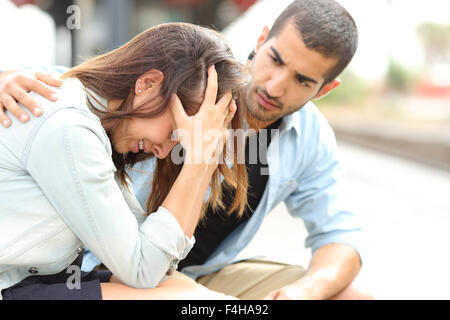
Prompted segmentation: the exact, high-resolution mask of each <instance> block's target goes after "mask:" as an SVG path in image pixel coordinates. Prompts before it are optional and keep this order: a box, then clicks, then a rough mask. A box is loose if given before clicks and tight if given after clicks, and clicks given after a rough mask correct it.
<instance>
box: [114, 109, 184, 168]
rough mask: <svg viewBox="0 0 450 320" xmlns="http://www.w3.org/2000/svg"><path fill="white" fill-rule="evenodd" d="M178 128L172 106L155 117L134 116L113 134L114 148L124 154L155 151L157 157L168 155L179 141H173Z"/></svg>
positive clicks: (161, 157) (162, 157)
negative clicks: (172, 137) (174, 132)
mask: <svg viewBox="0 0 450 320" xmlns="http://www.w3.org/2000/svg"><path fill="white" fill-rule="evenodd" d="M175 129H176V127H175V121H174V119H173V117H172V112H171V111H170V108H167V109H166V110H165V111H164V112H163V113H162V114H160V115H159V116H157V117H154V118H132V119H130V120H127V124H126V125H125V126H123V127H122V128H121V129H119V130H117V132H115V133H113V134H112V140H113V145H114V149H115V150H116V151H117V152H119V153H122V154H125V153H128V152H133V153H138V152H139V151H140V150H141V148H142V151H144V152H145V153H153V154H154V155H155V156H156V157H157V158H160V159H164V158H165V157H167V156H168V155H169V153H170V151H171V150H172V148H173V147H174V146H175V145H176V144H178V141H172V139H171V136H172V131H174V130H175Z"/></svg>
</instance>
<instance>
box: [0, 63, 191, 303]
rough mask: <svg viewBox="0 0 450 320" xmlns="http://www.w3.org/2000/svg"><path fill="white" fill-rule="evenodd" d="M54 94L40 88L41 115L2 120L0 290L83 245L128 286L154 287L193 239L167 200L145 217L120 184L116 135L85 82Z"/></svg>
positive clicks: (54, 267)
mask: <svg viewBox="0 0 450 320" xmlns="http://www.w3.org/2000/svg"><path fill="white" fill-rule="evenodd" d="M44 71H48V70H44ZM55 91H56V93H57V94H58V101H57V102H50V101H48V100H46V99H44V98H42V97H40V96H38V95H36V94H35V95H34V98H35V99H36V100H37V101H38V103H39V104H40V105H41V106H42V107H43V108H44V114H43V115H42V116H41V117H38V118H37V117H34V116H31V117H30V121H29V122H27V123H20V122H18V121H16V122H14V123H13V125H12V126H11V127H10V128H8V129H6V128H4V127H0V292H1V290H2V289H5V288H9V287H11V286H13V285H14V284H16V283H18V282H20V281H21V280H23V279H24V278H26V277H28V276H31V275H36V274H38V275H49V274H55V273H58V272H60V271H61V270H63V269H65V268H67V267H68V266H69V265H70V264H71V262H73V260H75V258H76V257H77V255H78V254H79V253H80V252H81V251H82V248H83V247H84V245H86V246H88V247H89V249H90V250H91V251H92V252H93V253H94V254H95V255H96V256H97V257H99V258H100V259H101V260H102V261H103V263H104V264H105V265H106V266H107V267H108V268H109V269H110V270H111V271H112V272H113V274H114V275H116V276H117V277H118V278H119V279H120V280H121V281H122V282H124V283H125V284H127V285H129V286H132V287H136V288H151V287H154V286H156V284H157V283H158V282H159V281H160V280H161V279H162V278H163V277H164V275H165V274H166V272H167V271H168V270H170V269H171V268H172V269H173V268H174V267H176V264H177V262H178V261H179V260H180V259H182V258H184V257H185V256H186V254H187V252H188V251H189V250H190V249H191V248H192V246H193V243H194V239H193V237H192V238H188V237H186V236H185V235H184V233H183V231H182V230H181V228H180V225H179V224H178V221H177V220H176V218H175V217H174V216H173V215H172V214H171V213H170V212H169V211H168V210H166V209H165V208H163V207H160V208H159V209H158V210H157V211H156V212H155V213H152V214H151V215H149V216H148V217H146V216H145V215H144V211H143V209H142V207H141V205H140V204H139V202H138V201H137V200H136V198H135V196H134V194H133V193H132V192H130V191H128V190H127V188H125V187H123V186H122V185H120V184H119V183H118V182H117V178H116V176H115V172H116V168H115V166H114V164H113V162H112V159H111V152H112V150H111V144H110V141H109V139H108V136H107V135H106V133H105V131H104V129H103V127H102V125H101V123H100V120H99V118H98V117H97V116H96V115H95V114H94V113H93V112H92V111H91V110H90V108H89V107H88V105H87V103H86V92H85V90H84V88H83V87H82V84H81V83H80V82H79V81H78V80H76V79H68V80H65V81H64V85H63V87H62V88H60V89H55ZM0 298H1V296H0Z"/></svg>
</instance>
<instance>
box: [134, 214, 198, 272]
mask: <svg viewBox="0 0 450 320" xmlns="http://www.w3.org/2000/svg"><path fill="white" fill-rule="evenodd" d="M140 229H141V232H143V233H144V234H145V237H146V238H147V239H148V240H149V241H151V242H152V243H153V244H154V245H155V246H156V247H157V248H159V249H161V250H162V251H164V252H165V253H166V254H167V255H168V256H169V257H170V259H172V260H173V261H176V265H178V261H180V260H182V259H184V258H185V257H186V256H187V254H188V253H189V251H190V250H191V249H192V247H193V246H194V243H195V238H194V236H192V237H191V238H189V237H188V236H186V235H185V234H184V232H183V230H182V229H181V227H180V224H179V223H178V220H177V219H176V218H175V216H174V215H173V214H172V213H171V212H170V211H169V210H167V209H166V208H164V207H159V208H158V210H157V211H156V212H154V213H152V214H150V215H149V216H148V217H147V219H146V220H145V222H144V223H143V224H142V225H141V227H140ZM173 264H174V262H172V264H171V266H172V265H173ZM175 267H176V266H175Z"/></svg>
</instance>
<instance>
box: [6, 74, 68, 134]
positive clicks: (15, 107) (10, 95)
mask: <svg viewBox="0 0 450 320" xmlns="http://www.w3.org/2000/svg"><path fill="white" fill-rule="evenodd" d="M62 83H63V82H62V81H61V80H59V79H56V78H54V77H53V76H51V75H50V74H46V73H42V72H36V73H33V72H30V71H18V70H10V71H5V72H2V73H0V123H1V125H3V126H4V127H6V128H7V127H9V126H11V124H12V120H11V118H9V117H8V116H7V115H6V113H5V110H7V111H8V112H10V113H11V114H12V115H13V116H14V117H16V118H17V119H19V120H20V121H22V122H27V121H28V120H29V118H30V116H29V115H28V113H27V112H26V111H25V110H24V109H23V107H25V108H26V109H28V110H29V111H31V112H32V113H33V115H35V116H40V115H41V114H42V109H41V108H40V107H39V105H38V104H37V102H36V101H35V100H34V99H33V98H32V97H31V96H30V95H29V94H28V93H29V92H30V91H34V92H36V93H38V94H40V95H41V96H43V97H45V98H47V99H49V100H50V101H56V100H57V97H56V94H55V92H53V91H52V90H51V89H50V88H49V87H47V85H50V86H54V87H61V86H62ZM18 103H21V104H22V105H23V107H22V106H19V104H18Z"/></svg>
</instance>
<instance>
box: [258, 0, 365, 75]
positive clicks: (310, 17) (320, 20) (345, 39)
mask: <svg viewBox="0 0 450 320" xmlns="http://www.w3.org/2000/svg"><path fill="white" fill-rule="evenodd" d="M291 21H292V22H293V23H294V25H295V27H296V29H297V30H298V31H299V33H300V35H301V37H302V39H303V42H304V43H305V45H306V47H307V48H309V49H312V50H315V51H317V52H319V53H320V54H322V55H323V56H324V57H327V58H336V59H337V63H336V65H335V66H334V68H332V69H331V70H329V72H328V73H327V74H326V75H325V82H324V84H326V83H328V82H330V81H332V80H333V79H335V78H336V77H337V76H338V75H339V74H340V73H341V72H342V71H343V70H344V69H345V68H346V67H347V65H348V64H349V63H350V61H351V60H352V58H353V56H354V55H355V52H356V49H357V47H358V29H357V27H356V24H355V21H354V20H353V18H352V17H351V15H350V14H349V13H348V12H347V10H345V9H344V7H342V6H341V5H340V4H339V3H337V2H336V1H334V0H296V1H294V2H293V3H292V4H291V5H289V6H288V7H287V8H286V9H285V10H284V11H283V12H282V13H281V14H280V16H279V17H278V18H277V20H276V21H275V23H274V24H273V26H272V29H271V30H270V32H269V35H268V37H267V40H269V39H270V38H272V37H274V36H276V35H278V34H279V33H280V32H281V31H282V30H283V28H284V27H285V26H286V23H287V22H291ZM267 40H266V41H267Z"/></svg>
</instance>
